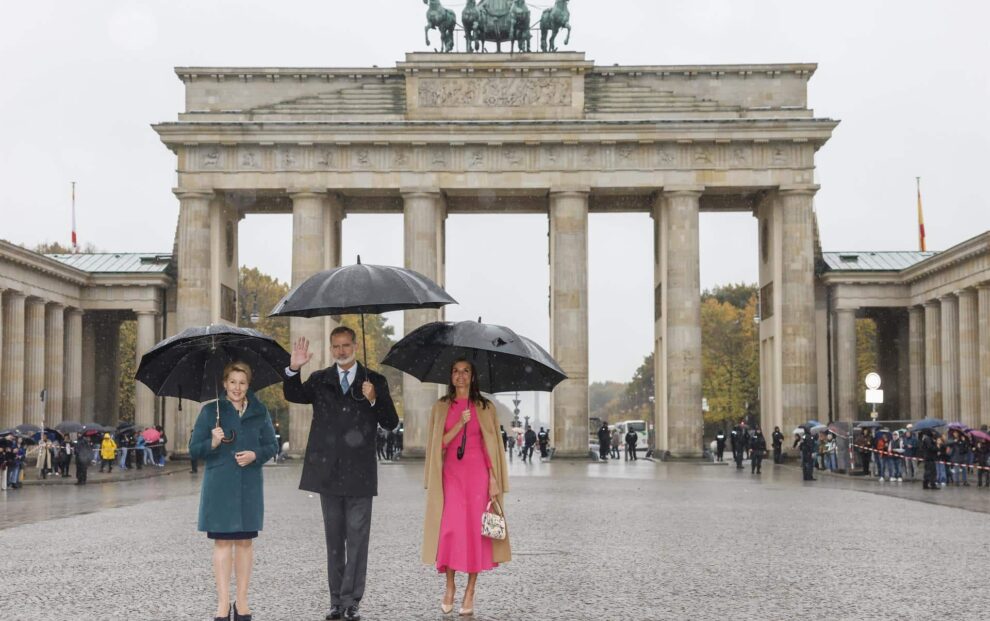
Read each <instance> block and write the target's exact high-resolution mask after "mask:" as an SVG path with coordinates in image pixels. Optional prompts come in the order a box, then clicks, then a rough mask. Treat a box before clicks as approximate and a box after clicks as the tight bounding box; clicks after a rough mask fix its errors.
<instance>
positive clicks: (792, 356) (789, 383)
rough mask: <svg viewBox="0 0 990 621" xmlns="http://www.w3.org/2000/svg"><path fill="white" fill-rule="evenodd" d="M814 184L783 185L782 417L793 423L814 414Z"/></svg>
mask: <svg viewBox="0 0 990 621" xmlns="http://www.w3.org/2000/svg"><path fill="white" fill-rule="evenodd" d="M817 189H818V187H817V186H801V187H793V188H781V190H780V192H779V196H780V200H779V204H778V206H777V215H778V216H779V217H780V218H781V219H782V221H783V225H782V226H781V241H780V244H781V265H780V275H781V278H780V287H779V289H778V292H779V293H778V295H780V296H781V300H780V313H781V318H780V334H778V335H777V338H779V339H780V346H781V350H780V351H781V360H780V364H781V393H780V394H781V406H782V409H783V422H784V426H785V427H786V428H787V429H793V428H794V427H796V426H797V425H800V424H802V423H804V422H805V421H808V420H811V419H817V418H818V365H817V357H818V356H817V350H816V347H817V341H816V340H815V252H814V240H815V231H814V197H815V192H816V191H817Z"/></svg>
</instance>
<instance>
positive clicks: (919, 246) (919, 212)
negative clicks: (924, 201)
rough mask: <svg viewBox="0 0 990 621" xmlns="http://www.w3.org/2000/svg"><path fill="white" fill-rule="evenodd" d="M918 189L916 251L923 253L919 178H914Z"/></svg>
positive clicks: (923, 236) (922, 218) (923, 224)
mask: <svg viewBox="0 0 990 621" xmlns="http://www.w3.org/2000/svg"><path fill="white" fill-rule="evenodd" d="M914 180H915V182H916V184H917V187H918V250H920V251H921V252H925V216H924V214H923V213H922V211H921V177H915V178H914Z"/></svg>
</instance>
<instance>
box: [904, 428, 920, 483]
mask: <svg viewBox="0 0 990 621" xmlns="http://www.w3.org/2000/svg"><path fill="white" fill-rule="evenodd" d="M901 445H902V446H903V447H904V453H903V454H902V456H903V458H904V463H903V464H902V468H903V470H904V477H905V478H906V479H907V480H908V481H914V480H915V478H916V476H915V463H914V460H915V458H917V457H918V456H919V455H918V438H917V437H915V435H914V432H913V431H912V430H911V425H908V427H907V431H905V432H904V436H903V437H902V438H901Z"/></svg>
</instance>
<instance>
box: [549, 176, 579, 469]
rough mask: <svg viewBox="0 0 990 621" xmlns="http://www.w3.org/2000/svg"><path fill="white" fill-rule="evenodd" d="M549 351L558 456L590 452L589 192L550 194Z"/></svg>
mask: <svg viewBox="0 0 990 621" xmlns="http://www.w3.org/2000/svg"><path fill="white" fill-rule="evenodd" d="M550 354H551V355H552V356H553V357H554V359H555V360H556V361H557V363H558V364H560V368H561V369H563V371H564V373H565V374H566V375H567V379H566V380H564V381H563V382H561V383H560V384H559V385H557V387H556V388H555V389H554V391H553V396H552V398H551V401H552V413H551V417H552V420H553V432H552V433H551V439H552V442H553V445H554V448H555V453H554V454H555V455H556V456H561V457H587V455H588V190H587V189H578V190H552V191H551V192H550Z"/></svg>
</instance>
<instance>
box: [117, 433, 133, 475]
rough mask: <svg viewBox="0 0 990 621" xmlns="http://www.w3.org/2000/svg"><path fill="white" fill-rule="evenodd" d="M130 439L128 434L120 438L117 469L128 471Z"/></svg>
mask: <svg viewBox="0 0 990 621" xmlns="http://www.w3.org/2000/svg"><path fill="white" fill-rule="evenodd" d="M128 446H129V438H128V436H127V434H124V435H122V436H120V442H118V443H117V467H118V468H120V469H121V470H127V455H128V453H129V452H130V451H128V450H127V449H128Z"/></svg>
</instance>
